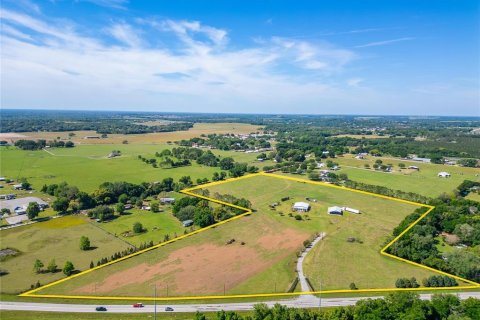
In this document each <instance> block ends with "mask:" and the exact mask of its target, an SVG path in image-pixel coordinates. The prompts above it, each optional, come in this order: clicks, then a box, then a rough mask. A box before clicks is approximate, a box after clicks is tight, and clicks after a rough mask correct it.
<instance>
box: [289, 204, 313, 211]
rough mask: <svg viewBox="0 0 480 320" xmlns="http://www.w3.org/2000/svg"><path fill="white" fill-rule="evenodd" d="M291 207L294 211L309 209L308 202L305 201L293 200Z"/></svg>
mask: <svg viewBox="0 0 480 320" xmlns="http://www.w3.org/2000/svg"><path fill="white" fill-rule="evenodd" d="M292 209H293V210H294V211H300V212H307V211H309V210H310V204H309V203H307V202H295V204H294V205H293V207H292Z"/></svg>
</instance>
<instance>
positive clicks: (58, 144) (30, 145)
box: [14, 139, 75, 150]
mask: <svg viewBox="0 0 480 320" xmlns="http://www.w3.org/2000/svg"><path fill="white" fill-rule="evenodd" d="M14 145H15V146H16V147H17V148H20V149H22V150H40V149H43V148H45V147H46V146H49V147H52V148H73V147H74V146H75V144H74V143H73V142H72V141H66V142H65V141H57V140H53V141H48V142H47V141H46V140H43V139H39V140H36V141H35V140H25V139H21V140H17V141H15V144H14Z"/></svg>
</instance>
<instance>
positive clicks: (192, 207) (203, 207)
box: [172, 197, 215, 228]
mask: <svg viewBox="0 0 480 320" xmlns="http://www.w3.org/2000/svg"><path fill="white" fill-rule="evenodd" d="M172 211H173V215H174V216H175V217H176V218H177V219H178V220H180V221H185V220H193V223H194V224H195V225H197V226H199V227H201V228H203V227H207V226H209V225H212V224H214V223H215V217H214V215H213V208H212V207H210V206H209V205H208V201H205V200H200V199H199V198H192V197H183V198H181V199H180V200H178V201H175V204H174V205H173V210H172Z"/></svg>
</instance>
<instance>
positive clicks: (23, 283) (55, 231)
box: [0, 216, 129, 293]
mask: <svg viewBox="0 0 480 320" xmlns="http://www.w3.org/2000/svg"><path fill="white" fill-rule="evenodd" d="M0 236H1V239H2V248H7V247H8V248H14V249H16V250H19V252H20V254H19V255H18V256H16V257H11V258H8V259H7V260H5V261H1V262H0V268H1V269H3V270H6V271H7V272H8V274H6V275H3V276H2V277H0V284H1V291H2V293H20V292H22V291H25V290H27V289H30V285H32V284H35V283H36V282H37V281H39V282H40V283H41V284H47V283H49V282H52V281H55V280H58V279H60V278H63V277H65V275H64V274H63V273H62V272H61V271H59V272H56V273H41V274H36V273H35V272H34V271H33V265H34V262H35V260H36V259H40V260H41V261H42V262H43V264H44V265H45V267H44V269H46V266H47V265H48V263H49V262H50V260H51V259H55V262H56V264H57V265H58V268H59V269H62V268H63V266H64V264H65V261H67V260H68V261H72V262H73V264H74V266H75V268H76V269H77V270H86V269H88V268H89V265H90V262H91V261H94V262H96V261H97V260H98V259H100V258H102V257H110V256H111V255H112V254H113V253H114V252H117V251H121V250H124V249H127V248H128V247H129V246H128V245H127V244H126V243H125V242H123V241H121V240H119V239H117V238H115V237H113V236H111V235H109V234H107V233H106V232H104V231H103V230H101V229H99V228H97V227H95V226H92V225H91V224H90V223H89V222H87V220H86V219H85V218H84V217H80V216H66V217H61V218H56V219H52V220H50V221H47V222H41V223H35V224H32V225H29V226H24V227H19V228H13V229H8V230H1V231H0ZM81 236H87V237H88V238H89V239H90V243H91V246H92V247H93V249H92V250H87V251H82V250H80V237H81Z"/></svg>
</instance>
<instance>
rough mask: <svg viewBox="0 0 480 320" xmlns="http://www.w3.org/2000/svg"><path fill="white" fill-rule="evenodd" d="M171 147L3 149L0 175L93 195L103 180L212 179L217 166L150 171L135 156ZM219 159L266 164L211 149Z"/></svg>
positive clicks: (36, 185) (151, 154) (151, 155)
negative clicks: (70, 187)
mask: <svg viewBox="0 0 480 320" xmlns="http://www.w3.org/2000/svg"><path fill="white" fill-rule="evenodd" d="M172 147H174V146H171V145H167V144H161V145H152V144H150V145H141V144H128V145H123V144H120V145H85V146H84V145H81V146H77V147H75V148H70V149H69V148H67V149H61V148H55V149H48V152H46V151H44V150H37V151H23V150H19V149H16V148H13V147H7V148H3V149H2V152H1V153H0V160H1V161H0V171H1V172H2V175H4V176H6V177H8V178H13V179H17V178H20V177H25V178H27V179H28V181H29V182H30V183H32V185H33V187H34V188H36V189H39V188H41V187H42V186H43V185H44V184H52V183H60V182H63V181H66V182H68V183H69V184H71V185H74V186H77V187H78V188H79V189H80V190H82V191H86V192H92V191H94V190H95V189H97V188H98V186H99V185H100V184H101V183H103V182H106V181H110V182H113V181H127V182H132V183H141V182H154V181H161V180H162V179H164V178H167V177H171V178H173V179H174V180H175V181H178V180H179V179H180V178H181V177H182V176H186V175H189V176H191V178H192V180H193V181H195V180H196V179H197V178H208V179H211V178H212V175H213V173H214V172H219V171H220V168H218V167H207V166H202V165H198V164H196V163H192V165H191V166H187V167H181V168H172V169H165V168H153V167H152V166H151V165H148V164H146V163H143V162H142V161H140V160H139V159H138V158H137V156H138V155H142V156H145V157H147V158H154V157H155V152H161V151H162V150H164V149H167V148H168V149H170V148H172ZM112 150H120V151H121V152H122V155H121V156H120V157H116V158H111V159H109V158H107V156H108V154H109V153H110V152H111V151H112ZM214 153H216V154H217V155H219V156H221V157H227V156H231V157H234V158H235V159H236V160H237V161H240V162H248V163H250V164H254V165H259V166H263V165H265V164H267V162H265V163H259V162H257V161H256V156H257V154H255V153H248V154H247V153H240V152H233V151H219V150H214Z"/></svg>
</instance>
